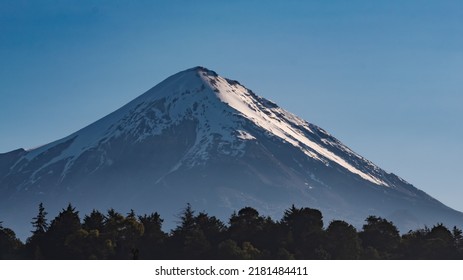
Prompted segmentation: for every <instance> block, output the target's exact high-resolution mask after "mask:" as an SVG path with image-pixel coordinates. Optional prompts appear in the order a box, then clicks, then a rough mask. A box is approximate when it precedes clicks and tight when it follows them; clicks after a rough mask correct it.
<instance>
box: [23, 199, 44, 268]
mask: <svg viewBox="0 0 463 280" xmlns="http://www.w3.org/2000/svg"><path fill="white" fill-rule="evenodd" d="M47 214H48V213H47V212H46V211H45V207H44V206H43V203H40V204H39V212H38V214H37V216H35V217H34V218H32V222H31V223H32V226H33V228H34V230H33V231H31V232H32V236H31V237H29V238H28V239H27V241H26V255H27V258H32V259H42V258H43V254H42V251H43V242H44V236H45V233H46V232H47V230H48V227H49V224H48V222H47V218H46V216H47Z"/></svg>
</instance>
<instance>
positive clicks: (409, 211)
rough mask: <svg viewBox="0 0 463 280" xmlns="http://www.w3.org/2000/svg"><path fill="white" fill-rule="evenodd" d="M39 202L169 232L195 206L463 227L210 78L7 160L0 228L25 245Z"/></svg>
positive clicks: (305, 128) (398, 182)
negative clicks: (154, 222) (138, 220)
mask: <svg viewBox="0 0 463 280" xmlns="http://www.w3.org/2000/svg"><path fill="white" fill-rule="evenodd" d="M39 202H44V204H45V206H46V208H47V210H48V212H49V213H50V214H52V213H56V212H57V211H59V210H60V209H61V208H63V207H65V206H66V205H67V203H68V202H72V203H73V205H75V206H77V208H78V209H79V210H80V211H81V212H83V213H89V212H90V211H91V210H92V209H93V208H97V209H100V210H102V211H104V210H106V209H108V208H110V207H114V208H116V210H120V211H128V210H129V209H131V208H133V209H135V210H136V211H138V212H140V213H150V212H152V211H158V212H160V214H161V215H162V216H163V217H164V219H165V220H166V222H167V226H169V225H170V226H172V225H173V224H174V223H175V221H176V220H177V218H175V215H176V214H177V213H179V212H180V211H181V209H182V208H183V207H185V205H186V203H188V202H189V203H191V204H192V205H193V207H194V208H195V209H197V210H199V211H200V210H206V211H207V212H208V213H210V214H213V215H217V216H218V217H220V218H222V219H226V218H227V217H228V216H229V215H230V214H231V213H232V211H233V210H237V209H240V208H241V207H243V206H252V207H255V208H256V209H258V210H259V211H260V212H261V213H262V214H266V215H270V216H274V217H275V218H280V217H278V216H277V215H281V213H282V211H283V210H284V209H287V208H288V207H290V206H291V204H295V205H297V206H305V207H311V208H317V209H320V210H321V211H322V212H323V214H324V217H325V221H326V222H329V221H330V220H332V219H343V220H346V221H348V222H350V223H352V224H354V225H356V226H360V225H361V224H362V223H363V221H364V219H365V218H366V217H367V216H368V215H379V216H382V217H385V218H389V219H392V220H393V221H394V222H395V223H396V224H397V225H398V226H399V227H400V228H401V229H402V230H408V229H412V228H416V227H419V226H423V225H424V224H426V225H429V226H430V225H433V224H435V223H437V222H443V223H445V224H447V225H450V226H453V225H459V226H461V225H462V224H463V214H462V213H460V212H457V211H455V210H453V209H451V208H449V207H447V206H445V205H444V204H442V203H440V202H439V201H437V200H436V199H434V198H432V197H431V196H429V195H427V194H426V193H424V192H423V191H421V190H419V189H417V188H415V187H414V186H412V185H411V184H409V183H407V182H406V181H405V180H403V179H401V178H400V177H398V176H396V175H394V174H392V173H388V172H386V171H384V170H382V169H381V168H379V167H378V166H376V165H375V164H373V163H372V162H370V161H368V160H367V159H365V158H363V157H362V156H360V155H358V154H357V153H355V152H354V151H352V150H351V149H349V148H348V147H346V146H345V145H344V144H342V143H341V142H340V141H339V140H337V139H336V138H334V137H333V136H331V135H330V134H329V133H328V132H326V131H325V130H323V129H322V128H320V127H318V126H316V125H313V124H310V123H308V122H306V121H304V120H302V119H301V118H299V117H297V116H295V115H293V114H291V113H289V112H287V111H286V110H284V109H282V108H280V107H279V106H278V105H276V104H275V103H273V102H271V101H269V100H267V99H265V98H262V97H260V96H258V95H256V94H255V93H253V92H252V91H251V90H249V89H247V88H245V87H244V86H243V85H241V84H240V83H239V82H237V81H234V80H230V79H226V78H223V77H221V76H219V75H217V74H216V73H215V72H213V71H211V70H208V69H206V68H203V67H195V68H192V69H188V70H185V71H182V72H179V73H177V74H175V75H173V76H171V77H169V78H167V79H166V80H164V81H163V82H161V83H159V84H158V85H156V86H155V87H153V88H152V89H150V90H148V91H147V92H146V93H144V94H142V95H141V96H139V97H138V98H136V99H134V100H133V101H131V102H130V103H128V104H126V105H125V106H123V107H122V108H120V109H118V110H117V111H115V112H113V113H111V114H109V115H108V116H106V117H104V118H102V119H100V120H98V121H96V122H94V123H92V124H91V125H89V126H87V127H85V128H83V129H81V130H79V131H77V132H75V133H73V134H71V135H69V136H67V137H65V138H63V139H60V140H58V141H55V142H52V143H50V144H47V145H44V146H41V147H39V148H35V149H31V150H24V149H19V150H15V151H12V152H9V153H5V154H0V220H4V222H5V225H8V226H9V227H12V228H13V229H19V231H21V232H24V233H25V234H27V233H28V232H29V230H30V223H29V222H30V221H31V218H32V217H33V216H35V215H36V213H37V205H38V203H39Z"/></svg>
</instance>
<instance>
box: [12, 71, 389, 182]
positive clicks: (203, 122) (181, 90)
mask: <svg viewBox="0 0 463 280" xmlns="http://www.w3.org/2000/svg"><path fill="white" fill-rule="evenodd" d="M243 117H244V118H245V119H247V120H249V121H251V122H252V123H253V124H254V125H255V126H257V127H259V128H261V129H262V130H263V131H264V132H266V134H267V135H268V137H275V136H276V137H278V138H280V139H281V140H282V141H285V142H287V143H290V144H291V145H293V146H295V147H298V148H299V149H301V151H303V152H304V153H305V154H306V155H307V156H309V157H311V158H313V159H315V160H319V161H321V162H323V163H324V164H325V165H327V166H331V165H330V163H331V162H334V163H336V164H338V165H339V166H341V167H342V168H344V169H346V170H347V171H349V172H352V173H354V174H357V175H359V176H360V177H361V178H363V179H365V180H368V181H370V182H372V183H374V184H377V185H383V186H388V184H387V183H386V182H384V181H383V180H381V178H379V176H377V175H376V174H377V171H378V170H380V169H379V168H378V167H376V166H375V165H373V164H372V163H370V162H368V161H367V160H364V159H363V158H362V157H360V156H359V155H357V154H355V153H354V152H353V151H351V150H350V149H349V148H347V147H345V146H344V145H342V143H340V142H337V140H331V139H325V138H320V137H319V136H318V134H319V133H320V134H326V132H325V131H323V130H321V129H319V130H318V131H314V128H313V126H312V125H310V124H309V123H307V122H306V121H304V120H302V119H300V118H298V117H297V116H295V115H293V114H291V113H289V112H287V111H285V110H284V109H281V108H279V107H278V106H277V105H276V104H274V103H273V102H271V101H269V100H266V99H264V98H261V97H259V96H257V95H255V94H254V93H253V92H252V91H250V90H248V89H247V88H245V87H244V86H242V85H240V84H239V83H238V82H236V81H232V80H228V79H225V78H223V77H220V76H218V75H217V74H216V73H215V72H213V71H210V70H207V69H205V68H201V67H196V68H192V69H188V70H185V71H182V72H180V73H177V74H175V75H173V76H171V77H169V78H167V79H165V80H164V81H162V82H161V83H159V84H158V85H156V86H155V87H153V88H152V89H150V90H148V91H147V92H146V93H144V94H142V95H140V96H139V97H138V98H136V99H134V100H133V101H131V102H130V103H128V104H127V105H125V106H123V107H122V108H120V109H119V110H117V111H115V112H113V113H111V114H109V115H108V116H106V117H104V118H102V119H100V120H98V121H96V122H94V123H93V124H91V125H89V126H87V127H85V128H83V129H81V130H79V131H77V132H75V133H73V134H71V135H69V136H67V137H65V138H63V139H61V140H58V141H55V142H53V143H50V144H47V145H44V146H41V147H38V148H36V149H32V150H29V151H27V154H26V155H25V156H24V157H23V159H26V160H27V161H32V160H33V159H34V158H36V157H37V156H39V155H42V154H44V153H46V152H47V151H49V150H50V149H51V148H53V147H55V146H56V145H59V144H63V143H66V142H68V141H69V143H70V145H69V146H68V147H67V148H65V149H63V150H62V151H61V153H60V154H59V155H56V156H54V157H52V158H50V159H49V161H48V162H47V163H46V164H45V165H43V166H42V168H40V169H39V170H36V172H35V173H34V175H33V176H32V178H31V180H34V177H35V174H37V173H38V172H39V171H40V170H41V169H43V168H45V167H47V166H48V165H51V164H53V163H56V162H58V161H61V160H66V161H67V162H66V165H65V170H64V171H63V174H61V178H64V177H65V176H66V174H67V172H68V171H69V170H71V169H72V166H73V163H74V161H75V160H76V159H77V158H79V156H80V155H81V154H82V153H84V152H85V151H87V150H89V149H98V147H99V146H100V145H101V144H103V143H105V142H108V141H110V140H111V139H114V138H119V137H128V136H129V135H130V136H133V138H131V139H136V140H135V141H136V142H142V141H143V140H144V139H146V138H147V137H150V136H152V135H160V134H162V133H163V131H164V130H165V129H167V128H169V127H172V126H174V125H177V124H180V123H181V122H182V121H185V120H193V121H195V122H196V123H197V136H196V140H195V143H194V145H193V146H192V148H191V149H190V150H189V151H188V152H187V154H185V156H184V158H183V159H182V160H181V161H180V162H178V163H177V164H176V165H175V166H174V167H172V170H171V172H173V171H175V170H176V169H178V168H179V167H180V166H182V165H184V164H185V165H190V166H192V165H195V164H201V162H204V161H206V160H207V159H208V157H209V150H210V148H211V146H212V144H213V143H214V141H219V145H218V147H219V149H220V151H219V152H222V153H224V154H229V155H234V156H240V155H242V154H243V153H244V148H245V146H246V142H248V141H254V140H256V137H255V135H252V134H251V133H250V132H249V131H246V129H245V128H243ZM315 128H316V127H315ZM316 132H317V133H316ZM321 143H323V144H324V145H325V146H322V145H321ZM330 146H331V147H336V148H337V149H339V150H340V151H342V153H339V152H338V154H337V153H335V152H333V151H331V150H330V149H328V148H327V147H330ZM349 157H351V158H355V160H356V162H357V163H358V165H361V166H362V169H363V170H360V169H359V168H357V167H355V166H354V165H353V164H351V162H352V160H351V161H349V160H346V158H349ZM20 160H22V159H20ZM20 160H19V161H20ZM19 161H18V162H19ZM105 164H106V165H110V164H112V161H111V159H107V158H105V157H104V156H102V158H101V162H100V166H103V165H105Z"/></svg>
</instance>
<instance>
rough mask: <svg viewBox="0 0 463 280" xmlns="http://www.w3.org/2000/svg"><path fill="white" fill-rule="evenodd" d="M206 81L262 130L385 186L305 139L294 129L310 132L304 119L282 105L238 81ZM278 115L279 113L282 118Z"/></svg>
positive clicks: (311, 154) (215, 78) (309, 153)
mask: <svg viewBox="0 0 463 280" xmlns="http://www.w3.org/2000/svg"><path fill="white" fill-rule="evenodd" d="M205 81H206V82H208V83H209V86H210V87H212V88H214V87H215V88H217V89H218V91H217V92H216V95H217V97H219V98H220V100H222V101H223V102H224V103H227V104H228V105H229V106H231V107H232V108H234V109H236V110H237V111H238V112H240V113H241V114H243V116H245V117H246V118H247V119H249V120H251V121H252V122H254V123H255V124H256V125H258V126H259V127H261V128H263V129H264V130H266V131H268V132H270V133H271V134H273V135H276V136H278V137H280V138H281V139H283V140H284V141H287V142H288V143H291V144H292V145H294V146H296V147H299V148H301V149H302V150H303V151H304V152H305V153H306V154H307V155H308V156H310V157H313V158H315V159H318V160H322V158H325V159H328V160H330V161H334V162H336V163H337V164H339V165H340V166H342V167H344V168H345V169H347V170H349V171H350V172H352V173H355V174H357V175H359V176H360V177H362V178H363V179H365V180H368V181H370V182H372V183H374V184H377V185H384V186H388V185H387V183H386V182H384V181H382V180H381V179H379V178H376V177H374V176H371V175H369V174H367V173H365V172H362V171H360V170H359V169H357V168H355V167H354V166H352V165H351V164H349V163H348V162H347V161H345V160H344V159H343V158H342V157H340V156H338V155H336V154H334V153H333V152H331V151H329V150H327V149H326V148H324V147H322V146H320V145H319V144H317V143H316V142H314V141H311V140H310V139H308V138H307V137H306V136H305V135H304V133H303V132H302V131H300V130H299V129H297V128H296V127H298V126H299V127H304V128H305V129H306V130H308V131H309V132H312V131H311V130H310V128H309V126H308V124H307V122H305V121H303V120H301V119H299V118H298V117H296V116H294V115H293V114H290V113H288V112H286V111H284V110H283V109H281V108H278V107H277V108H266V107H264V106H262V104H261V103H260V102H259V101H258V100H256V97H255V95H253V94H252V92H250V91H249V90H248V89H246V88H245V87H243V86H241V85H240V84H230V83H229V82H228V81H227V80H226V79H224V78H222V77H208V79H205ZM264 110H265V111H264ZM279 116H282V117H283V119H282V118H280V117H279Z"/></svg>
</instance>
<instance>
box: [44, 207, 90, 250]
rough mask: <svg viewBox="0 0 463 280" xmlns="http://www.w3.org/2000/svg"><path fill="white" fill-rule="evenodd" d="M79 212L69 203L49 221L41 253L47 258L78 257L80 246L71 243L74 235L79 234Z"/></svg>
mask: <svg viewBox="0 0 463 280" xmlns="http://www.w3.org/2000/svg"><path fill="white" fill-rule="evenodd" d="M81 229H82V227H81V224H80V218H79V212H78V211H76V209H75V208H74V207H73V206H72V205H71V204H70V203H69V204H68V206H67V208H66V209H63V210H62V211H61V212H60V213H59V214H58V216H57V217H56V218H55V219H53V220H52V221H51V224H50V228H49V229H48V231H47V233H46V235H45V238H44V239H45V246H46V247H47V249H46V250H45V249H43V250H42V253H43V255H44V256H46V257H47V258H48V259H80V258H82V255H81V254H80V250H81V248H80V247H79V246H75V245H74V244H72V241H75V237H74V235H79V234H81V233H80V232H79V231H80V230H81Z"/></svg>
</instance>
